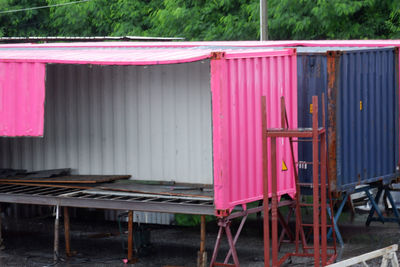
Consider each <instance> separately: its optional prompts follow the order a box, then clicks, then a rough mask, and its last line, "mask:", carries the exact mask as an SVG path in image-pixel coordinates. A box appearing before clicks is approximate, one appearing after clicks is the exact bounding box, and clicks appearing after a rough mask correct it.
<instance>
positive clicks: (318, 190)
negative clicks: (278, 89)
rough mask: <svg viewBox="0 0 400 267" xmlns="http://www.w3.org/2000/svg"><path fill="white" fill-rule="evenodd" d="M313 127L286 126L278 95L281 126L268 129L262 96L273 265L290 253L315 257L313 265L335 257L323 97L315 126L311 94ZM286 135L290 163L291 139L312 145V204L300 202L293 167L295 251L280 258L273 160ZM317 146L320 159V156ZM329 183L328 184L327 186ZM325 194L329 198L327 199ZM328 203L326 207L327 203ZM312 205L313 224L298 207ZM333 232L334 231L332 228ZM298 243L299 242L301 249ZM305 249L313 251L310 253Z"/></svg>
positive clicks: (266, 199)
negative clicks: (308, 234)
mask: <svg viewBox="0 0 400 267" xmlns="http://www.w3.org/2000/svg"><path fill="white" fill-rule="evenodd" d="M312 103H313V127H312V128H299V129H289V122H288V119H287V114H286V108H285V100H284V98H283V97H282V98H281V127H282V128H279V129H268V128H267V115H266V106H267V104H266V97H265V96H263V97H262V104H261V107H262V131H263V180H264V183H263V184H264V207H268V206H269V203H268V202H269V184H268V142H267V139H268V138H270V139H271V151H270V153H271V176H272V177H271V178H272V179H271V187H272V188H271V189H272V190H271V191H272V197H271V217H272V218H271V222H272V266H274V267H275V266H280V265H281V264H282V263H284V262H285V261H286V260H287V259H288V258H290V257H292V256H299V257H314V266H320V264H321V265H322V266H324V265H327V264H329V263H332V262H333V261H334V260H335V258H336V238H335V236H333V246H330V247H328V245H327V229H328V228H333V227H334V226H333V225H334V223H333V215H332V216H329V217H330V220H331V224H330V225H328V224H327V208H329V209H330V211H331V214H333V209H332V207H333V205H332V198H331V194H330V188H329V184H328V183H327V169H326V168H327V150H326V132H325V119H324V118H325V108H324V98H322V106H323V109H322V114H323V122H324V123H323V126H324V127H320V128H319V127H318V97H317V96H313V100H312ZM277 138H289V144H290V149H291V157H292V163H293V166H296V162H295V155H294V149H293V142H297V141H298V138H307V139H310V140H309V141H312V144H313V204H307V203H302V202H301V191H300V184H299V180H298V173H297V168H294V176H295V177H294V179H295V183H296V197H295V205H296V209H295V213H296V233H295V252H292V253H286V254H285V255H284V256H283V257H281V258H278V249H279V242H278V225H277V222H278V218H277V217H278V196H277V168H276V166H277V159H276V139H277ZM319 147H320V149H321V151H320V159H319ZM327 184H328V185H327ZM327 197H328V199H327ZM328 201H329V203H328V206H329V207H327V202H328ZM307 206H312V207H313V223H312V224H306V223H304V222H303V220H302V215H301V208H302V207H307ZM304 227H312V230H313V237H314V243H313V245H311V246H309V245H307V243H306V237H305V234H304ZM333 232H334V231H333ZM281 239H282V238H281ZM299 244H302V251H301V252H300V249H299ZM328 249H331V250H333V253H331V254H329V255H328V252H327V250H328ZM308 250H313V253H309V252H308ZM264 266H270V229H269V214H268V212H267V211H265V212H264Z"/></svg>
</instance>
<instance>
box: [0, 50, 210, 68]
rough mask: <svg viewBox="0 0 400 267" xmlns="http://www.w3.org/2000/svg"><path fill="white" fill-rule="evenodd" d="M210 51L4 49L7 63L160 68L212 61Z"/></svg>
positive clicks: (1, 56) (3, 58)
mask: <svg viewBox="0 0 400 267" xmlns="http://www.w3.org/2000/svg"><path fill="white" fill-rule="evenodd" d="M211 52H212V51H211V50H207V49H123V48H119V49H111V48H101V49H68V48H65V49H46V48H42V49H34V50H32V49H29V48H27V47H26V48H23V47H21V48H16V49H10V48H7V49H0V61H3V62H9V61H11V62H41V63H63V64H97V65H158V64H172V63H185V62H193V61H198V60H203V59H207V58H210V57H211V55H212V53H211Z"/></svg>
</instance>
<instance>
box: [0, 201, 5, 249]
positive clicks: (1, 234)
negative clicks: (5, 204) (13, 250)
mask: <svg viewBox="0 0 400 267" xmlns="http://www.w3.org/2000/svg"><path fill="white" fill-rule="evenodd" d="M1 229H2V218H1V203H0V250H3V249H4V248H5V247H4V244H3V231H2V230H1Z"/></svg>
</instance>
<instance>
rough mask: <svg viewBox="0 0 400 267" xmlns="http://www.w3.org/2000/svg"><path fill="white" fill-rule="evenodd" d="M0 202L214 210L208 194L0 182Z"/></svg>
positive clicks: (207, 212)
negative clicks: (102, 190)
mask: <svg viewBox="0 0 400 267" xmlns="http://www.w3.org/2000/svg"><path fill="white" fill-rule="evenodd" d="M0 202H8V203H19V204H34V205H48V206H63V207H78V208H98V209H114V210H136V211H148V212H167V213H182V214H199V215H214V210H215V209H214V204H213V200H212V198H204V199H201V198H190V197H177V196H165V195H156V194H149V195H146V194H135V193H121V192H101V190H96V191H93V192H92V191H90V190H82V189H76V188H47V187H46V188H45V187H41V186H28V185H7V184H0Z"/></svg>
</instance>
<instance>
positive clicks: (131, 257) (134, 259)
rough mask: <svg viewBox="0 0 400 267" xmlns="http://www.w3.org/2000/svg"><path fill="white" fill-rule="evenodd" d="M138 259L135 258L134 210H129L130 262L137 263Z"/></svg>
mask: <svg viewBox="0 0 400 267" xmlns="http://www.w3.org/2000/svg"><path fill="white" fill-rule="evenodd" d="M136 262H137V259H136V258H133V211H132V210H130V211H129V212H128V263H136Z"/></svg>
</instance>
